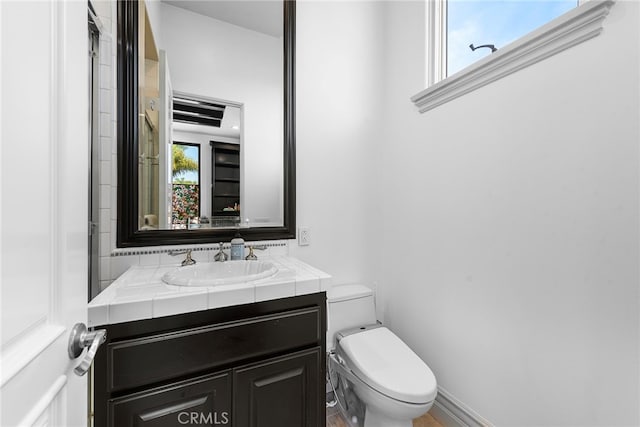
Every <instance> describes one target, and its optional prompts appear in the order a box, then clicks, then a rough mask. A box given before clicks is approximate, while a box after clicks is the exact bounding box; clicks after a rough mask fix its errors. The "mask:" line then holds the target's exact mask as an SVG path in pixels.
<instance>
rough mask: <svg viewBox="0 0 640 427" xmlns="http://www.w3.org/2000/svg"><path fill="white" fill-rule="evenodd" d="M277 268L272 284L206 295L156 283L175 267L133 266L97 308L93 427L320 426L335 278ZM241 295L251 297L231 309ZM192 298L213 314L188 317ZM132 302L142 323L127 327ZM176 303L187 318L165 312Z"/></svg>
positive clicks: (293, 265) (286, 261)
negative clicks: (329, 289)
mask: <svg viewBox="0 0 640 427" xmlns="http://www.w3.org/2000/svg"><path fill="white" fill-rule="evenodd" d="M279 261H280V262H279V263H277V265H278V267H279V270H278V273H277V274H276V275H275V276H274V277H271V278H268V279H261V280H258V281H255V282H253V283H238V284H233V285H228V286H216V287H208V288H200V289H195V288H193V289H180V287H176V286H170V285H165V284H163V283H158V281H157V279H158V277H160V274H161V273H163V272H166V271H167V270H168V269H170V268H176V267H151V268H144V267H134V268H132V269H130V270H129V271H128V272H127V273H125V274H124V275H123V276H122V277H121V278H120V279H118V280H117V281H116V282H114V284H112V285H111V287H110V288H108V289H107V290H105V292H107V294H105V295H103V294H104V293H103V294H101V295H99V296H98V297H97V298H96V299H95V300H94V301H92V302H91V303H90V305H89V314H90V321H91V323H92V325H90V326H94V327H101V328H105V329H106V330H107V340H106V342H105V343H104V344H103V345H102V346H101V347H100V349H99V351H98V353H97V355H96V358H95V360H94V365H93V381H92V383H93V414H94V425H95V426H96V427H104V426H109V427H125V426H179V425H193V424H196V425H229V426H235V427H244V426H261V427H269V426H273V427H287V426H291V427H312V426H313V427H320V426H324V425H325V381H324V380H325V367H326V363H325V354H326V350H325V348H326V294H325V292H324V290H325V289H323V288H326V286H327V284H328V280H330V276H328V275H326V274H324V273H322V272H319V271H317V270H315V269H313V268H311V267H310V266H308V265H306V264H303V263H301V262H299V261H297V260H293V259H291V258H282V259H280V260H279ZM152 270H153V272H151V271H152ZM313 276H315V279H314V278H313ZM135 277H138V278H140V277H146V279H145V280H146V281H140V280H137V281H136V280H135V279H134V278H135ZM312 283H313V285H311V284H312ZM270 288H271V290H270V291H269V289H270ZM145 289H146V291H145ZM247 289H250V290H251V291H252V292H247ZM285 290H288V291H289V294H288V295H285V294H284V292H285ZM145 292H146V293H147V294H149V295H150V297H149V298H147V299H145V298H144V296H143V295H144V294H145ZM217 292H220V294H219V295H220V296H222V297H221V298H217V297H216V293H217ZM235 293H237V295H238V297H237V298H239V296H240V295H245V296H247V295H249V294H251V295H252V297H251V298H250V299H251V300H249V301H246V302H245V303H237V302H238V301H240V300H239V299H236V300H235V301H236V303H233V301H234V300H233V298H231V295H235ZM132 295H135V297H133V300H132V299H131V298H132ZM101 297H102V298H101ZM181 299H184V301H183V302H181ZM196 299H199V300H203V301H205V303H206V304H207V305H208V306H207V308H206V309H202V310H192V309H191V308H193V307H194V306H189V303H188V301H190V300H196ZM221 300H222V302H221ZM166 301H172V304H165V302H166ZM216 301H217V303H218V304H223V303H224V302H225V301H227V302H231V303H230V304H229V305H227V306H215V302H216ZM147 302H149V303H150V304H151V311H150V314H151V315H150V316H145V314H149V312H147V311H145V310H144V307H145V305H146V303H147ZM154 302H157V304H155V305H156V307H155V310H154ZM132 303H133V304H134V305H133V307H138V308H139V309H140V310H139V312H138V315H139V316H140V315H141V316H142V317H143V318H140V319H131V320H124V321H121V320H122V319H126V316H125V313H126V314H128V315H129V316H132V315H133V311H128V310H126V309H124V308H123V307H126V306H127V304H129V305H130V306H129V308H131V307H132V306H131V304H132ZM135 304H138V305H137V306H136V305H135ZM171 305H173V306H174V310H183V311H185V312H182V313H175V314H170V315H166V314H165V312H164V311H163V308H165V307H168V306H171ZM105 306H106V307H107V308H106V317H103V319H105V320H107V322H104V323H102V324H97V323H96V322H95V321H96V320H97V319H98V318H99V317H100V313H102V314H104V312H105V310H104V307H105ZM118 306H122V307H119V308H118ZM209 306H210V307H209ZM214 306H215V307H214ZM92 307H93V309H92ZM189 307H191V308H189ZM154 313H155V314H156V315H154ZM92 314H93V316H92ZM110 314H111V316H109V315H110ZM145 317H146V318H145ZM109 318H111V321H109Z"/></svg>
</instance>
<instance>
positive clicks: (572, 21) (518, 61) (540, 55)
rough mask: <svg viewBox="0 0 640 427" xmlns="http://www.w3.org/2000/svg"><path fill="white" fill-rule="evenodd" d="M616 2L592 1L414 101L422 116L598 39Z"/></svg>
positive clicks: (500, 50)
mask: <svg viewBox="0 0 640 427" xmlns="http://www.w3.org/2000/svg"><path fill="white" fill-rule="evenodd" d="M613 3H614V0H604V1H601V0H592V1H587V2H585V3H584V4H582V5H580V6H578V7H576V8H575V9H573V10H571V11H569V12H567V13H565V14H564V15H562V16H559V17H558V18H556V19H554V20H553V21H551V22H549V23H548V24H546V25H543V26H542V27H540V28H538V29H537V30H535V31H533V32H531V33H529V34H527V35H526V36H524V37H522V38H520V39H518V40H516V41H515V42H513V43H511V44H509V45H507V46H505V47H504V48H502V49H499V50H498V51H497V52H495V53H493V54H491V55H489V56H488V57H486V58H484V59H482V60H480V61H478V62H476V63H475V64H473V65H471V66H469V67H467V68H465V69H463V70H462V71H459V72H457V73H455V74H453V75H452V76H450V77H447V78H446V79H444V80H441V81H439V82H438V83H435V84H434V85H432V86H430V87H428V88H427V89H425V90H423V91H421V92H419V93H417V94H416V95H414V96H412V97H411V101H413V103H414V104H415V105H416V107H418V109H419V111H420V112H421V113H424V112H426V111H429V110H431V109H433V108H435V107H437V106H439V105H442V104H444V103H446V102H449V101H451V100H453V99H456V98H458V97H460V96H462V95H464V94H467V93H469V92H472V91H474V90H476V89H478V88H481V87H482V86H485V85H487V84H489V83H491V82H494V81H496V80H498V79H501V78H503V77H505V76H508V75H509V74H511V73H514V72H516V71H518V70H521V69H523V68H526V67H528V66H530V65H533V64H535V63H536V62H539V61H542V60H543V59H545V58H548V57H550V56H553V55H555V54H556V53H559V52H562V51H563V50H565V49H568V48H570V47H572V46H575V45H577V44H580V43H582V42H584V41H586V40H589V39H591V38H594V37H596V36H598V35H599V34H600V33H601V32H602V24H603V22H604V19H605V18H606V17H607V15H608V14H609V10H610V9H611V6H612V5H613Z"/></svg>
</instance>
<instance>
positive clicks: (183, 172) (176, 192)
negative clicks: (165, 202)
mask: <svg viewBox="0 0 640 427" xmlns="http://www.w3.org/2000/svg"><path fill="white" fill-rule="evenodd" d="M171 171H172V179H171V184H172V185H171V187H172V189H171V192H172V197H171V224H172V228H174V229H181V228H187V227H188V226H189V224H194V223H197V222H198V221H199V218H200V145H199V144H189V143H185V142H174V143H173V145H172V146H171Z"/></svg>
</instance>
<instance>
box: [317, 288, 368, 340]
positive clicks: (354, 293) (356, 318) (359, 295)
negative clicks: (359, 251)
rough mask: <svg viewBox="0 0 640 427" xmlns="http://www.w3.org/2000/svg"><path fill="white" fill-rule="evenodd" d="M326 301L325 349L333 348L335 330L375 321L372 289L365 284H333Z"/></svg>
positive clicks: (338, 330)
mask: <svg viewBox="0 0 640 427" xmlns="http://www.w3.org/2000/svg"><path fill="white" fill-rule="evenodd" d="M327 303H328V305H329V309H328V316H327V317H328V322H327V323H328V324H327V329H328V331H327V350H333V349H334V347H335V344H336V343H335V336H336V333H337V332H340V331H343V330H345V329H351V328H355V327H357V326H363V325H371V324H373V323H376V306H375V300H374V296H373V291H372V290H371V289H369V288H367V287H366V286H363V285H341V286H334V287H333V288H331V289H330V290H329V291H328V292H327Z"/></svg>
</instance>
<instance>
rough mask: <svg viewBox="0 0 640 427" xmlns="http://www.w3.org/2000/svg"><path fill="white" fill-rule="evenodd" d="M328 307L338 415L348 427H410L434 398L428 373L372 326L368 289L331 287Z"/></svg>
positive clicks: (387, 332) (329, 347) (397, 343)
mask: <svg viewBox="0 0 640 427" xmlns="http://www.w3.org/2000/svg"><path fill="white" fill-rule="evenodd" d="M327 303H328V332H327V350H328V351H329V371H330V374H331V375H330V376H331V378H332V387H334V390H335V391H336V395H337V396H338V404H339V405H340V407H341V410H342V412H343V414H344V415H345V416H346V418H347V419H348V421H349V422H350V423H351V424H352V425H353V426H359V427H411V426H412V420H413V419H414V418H417V417H419V416H421V415H423V414H424V413H426V412H427V411H428V410H429V409H430V408H431V405H433V402H434V400H435V398H436V394H437V384H436V378H435V376H434V375H433V372H431V369H429V367H428V366H427V365H426V363H424V362H423V361H422V360H421V359H420V358H419V357H418V356H417V355H416V354H415V353H414V352H413V351H412V350H411V349H410V348H409V347H408V346H407V345H406V344H405V343H404V342H403V341H402V340H401V339H400V338H398V337H397V336H396V335H395V334H394V333H393V332H391V331H390V330H389V329H387V328H386V327H385V326H384V325H382V324H380V323H379V322H377V320H376V315H375V302H374V295H373V291H372V290H371V289H369V288H367V287H366V286H362V285H342V286H335V287H333V288H332V289H331V290H329V292H328V293H327ZM359 406H360V407H359ZM362 406H364V408H362ZM361 418H364V424H362V419H361Z"/></svg>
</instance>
